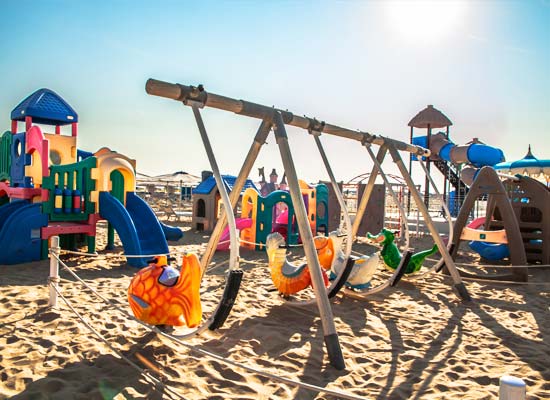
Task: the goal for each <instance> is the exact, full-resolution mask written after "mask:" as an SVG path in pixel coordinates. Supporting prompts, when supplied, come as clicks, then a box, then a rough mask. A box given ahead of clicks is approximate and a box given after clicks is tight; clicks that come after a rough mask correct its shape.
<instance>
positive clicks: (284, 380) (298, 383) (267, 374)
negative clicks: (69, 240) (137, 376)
mask: <svg viewBox="0 0 550 400" xmlns="http://www.w3.org/2000/svg"><path fill="white" fill-rule="evenodd" d="M50 254H51V255H52V256H54V257H55V258H56V259H57V260H58V261H59V262H60V264H61V265H63V269H64V270H66V271H68V272H69V273H70V274H71V275H72V276H74V277H75V279H77V281H78V282H80V283H81V284H82V285H83V286H84V287H86V288H87V289H88V290H90V291H91V292H92V293H93V294H94V295H96V296H97V297H99V298H100V299H101V300H103V301H105V302H106V303H108V304H109V305H111V306H113V307H114V308H115V309H116V310H117V311H120V312H121V313H122V314H124V315H125V316H126V317H128V318H129V319H131V320H133V321H135V322H137V323H139V324H140V325H142V326H143V327H145V328H147V329H148V330H150V331H151V332H155V333H157V334H159V335H161V336H164V337H166V338H168V339H170V340H172V341H173V342H175V343H177V344H179V345H181V346H184V347H185V348H187V349H188V350H190V351H191V352H194V353H198V354H200V355H202V356H206V357H209V358H213V359H215V360H217V361H220V362H222V363H225V364H228V365H231V366H233V367H237V368H240V369H243V370H245V371H248V372H252V373H255V374H258V375H261V376H264V377H266V378H269V379H272V380H275V381H278V382H282V383H286V384H289V385H292V386H298V387H301V388H303V389H307V390H311V391H315V392H318V393H326V394H328V395H332V396H336V397H339V398H343V399H350V400H360V399H364V397H362V396H356V395H353V394H348V393H346V392H342V391H339V390H332V389H326V388H322V387H320V386H316V385H312V384H309V383H305V382H301V381H294V380H292V379H290V378H285V377H282V376H279V375H275V374H272V373H270V372H266V371H262V370H259V369H257V368H254V367H250V366H248V365H245V364H241V363H238V362H236V361H233V360H230V359H227V358H225V357H223V356H221V355H219V354H216V353H213V352H210V351H208V350H204V349H201V348H198V347H196V346H193V345H191V344H189V343H186V342H184V341H182V340H180V339H179V338H177V337H176V336H174V335H171V334H169V333H166V332H163V331H161V330H160V329H158V328H156V327H154V326H151V325H149V324H146V323H144V322H143V321H140V320H139V319H137V318H135V317H134V316H133V315H131V314H129V313H128V312H127V311H126V310H124V309H122V308H121V307H119V306H118V305H117V304H115V303H114V302H113V301H112V300H109V299H106V298H105V297H104V296H102V295H101V294H100V293H99V292H97V291H96V290H95V289H94V288H92V287H91V286H90V285H88V284H87V283H86V282H85V281H84V280H82V279H81V278H80V277H79V276H78V275H77V274H76V273H75V272H74V271H72V269H71V268H70V267H68V266H67V265H66V264H65V263H64V262H63V261H62V260H60V259H59V257H58V256H57V254H55V253H54V252H51V251H50ZM50 285H52V283H50ZM52 286H53V285H52ZM55 289H56V292H57V293H58V295H59V296H60V297H61V298H62V299H63V301H64V302H65V303H66V304H67V306H68V307H69V308H70V309H71V311H73V312H74V313H75V314H76V315H77V317H78V318H79V319H81V320H82V322H83V323H84V324H85V325H86V327H88V329H90V330H91V331H92V332H93V333H94V334H96V336H98V337H99V338H100V339H101V340H102V341H104V342H105V344H106V345H107V346H108V347H109V348H111V349H112V350H113V351H114V352H115V354H117V355H118V356H119V357H121V358H122V359H123V360H125V361H126V360H127V361H128V362H129V363H132V364H133V365H132V364H130V365H132V367H134V368H136V367H137V368H138V369H139V370H140V371H141V370H142V369H141V368H140V367H139V366H138V365H135V364H134V363H133V362H132V361H131V360H129V359H127V358H126V357H125V356H124V355H123V354H120V353H119V352H118V351H117V350H116V349H114V348H112V346H110V345H109V344H108V343H107V341H106V339H104V338H103V337H102V336H101V334H100V333H99V332H97V331H95V329H94V328H93V327H92V326H90V325H89V324H88V323H87V322H86V321H85V320H84V319H83V318H82V316H81V315H80V314H79V313H78V311H76V310H75V309H74V307H72V306H70V305H69V304H68V300H67V299H66V298H65V297H64V296H63V295H62V294H61V293H60V291H59V290H58V288H55ZM151 378H152V379H153V380H156V378H154V377H151ZM157 381H158V380H157ZM159 382H160V381H159ZM160 384H161V385H163V386H164V387H166V386H165V385H164V384H163V383H162V382H160ZM176 394H177V393H176ZM178 396H179V395H178ZM180 398H182V397H180Z"/></svg>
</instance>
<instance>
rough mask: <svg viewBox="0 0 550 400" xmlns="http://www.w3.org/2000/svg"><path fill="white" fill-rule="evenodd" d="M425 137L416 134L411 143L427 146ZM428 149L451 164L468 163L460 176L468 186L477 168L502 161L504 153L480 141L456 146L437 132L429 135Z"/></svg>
mask: <svg viewBox="0 0 550 400" xmlns="http://www.w3.org/2000/svg"><path fill="white" fill-rule="evenodd" d="M427 140H428V139H427V137H426V136H418V137H414V138H413V140H412V143H413V144H416V145H420V146H422V147H426V146H427ZM430 151H431V152H432V154H434V155H436V156H439V157H440V158H441V159H443V160H445V161H447V162H452V163H453V164H470V165H472V167H466V168H464V169H463V170H462V173H461V176H460V178H461V179H462V181H463V182H464V183H466V184H467V185H468V186H469V185H471V184H472V182H473V181H474V179H475V175H476V173H477V171H478V169H479V168H481V167H485V166H490V167H492V166H493V165H496V164H498V163H499V162H502V161H504V153H503V151H502V150H501V149H499V148H496V147H492V146H488V145H486V144H481V143H471V144H468V145H464V146H457V145H456V144H454V143H453V142H451V141H450V140H449V139H447V137H446V136H445V135H444V134H443V133H441V132H439V133H437V134H435V135H431V137H430Z"/></svg>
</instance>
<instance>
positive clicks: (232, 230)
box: [189, 102, 239, 270]
mask: <svg viewBox="0 0 550 400" xmlns="http://www.w3.org/2000/svg"><path fill="white" fill-rule="evenodd" d="M189 103H191V102H189ZM189 105H191V108H192V109H193V114H194V115H195V120H196V121H197V126H198V128H199V132H200V134H201V138H202V142H203V144H204V149H205V150H206V154H207V155H208V161H209V162H210V167H212V172H213V174H214V179H215V180H216V185H217V186H218V190H219V192H220V196H221V199H222V202H223V206H224V209H225V215H226V217H227V222H228V224H229V238H230V241H231V243H230V245H229V249H230V252H229V269H230V270H233V269H236V268H237V267H238V265H239V243H238V239H237V235H236V232H237V224H236V222H235V215H233V208H232V206H231V202H230V201H229V195H228V194H227V189H226V187H225V184H224V183H223V179H222V176H221V174H220V169H219V168H218V163H217V161H216V157H215V156H214V152H213V150H212V145H211V144H210V139H208V134H207V133H206V128H205V127H204V122H203V120H202V117H201V112H200V110H199V104H189Z"/></svg>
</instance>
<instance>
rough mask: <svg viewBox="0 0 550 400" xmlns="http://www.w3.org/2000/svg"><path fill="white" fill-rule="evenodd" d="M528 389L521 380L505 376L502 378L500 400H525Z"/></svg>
mask: <svg viewBox="0 0 550 400" xmlns="http://www.w3.org/2000/svg"><path fill="white" fill-rule="evenodd" d="M526 395H527V388H526V386H525V382H524V381H523V379H521V378H516V377H515V376H507V375H504V376H502V377H500V387H499V392H498V398H499V400H525V396H526Z"/></svg>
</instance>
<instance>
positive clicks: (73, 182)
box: [42, 157, 97, 221]
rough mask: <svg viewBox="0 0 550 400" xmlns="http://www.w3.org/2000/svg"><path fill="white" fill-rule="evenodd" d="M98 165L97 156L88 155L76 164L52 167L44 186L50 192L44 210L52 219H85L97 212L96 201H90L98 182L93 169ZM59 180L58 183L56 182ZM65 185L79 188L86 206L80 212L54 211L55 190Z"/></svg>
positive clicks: (45, 178)
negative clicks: (93, 176) (57, 212)
mask: <svg viewBox="0 0 550 400" xmlns="http://www.w3.org/2000/svg"><path fill="white" fill-rule="evenodd" d="M96 166H97V158H95V157H88V158H86V159H85V160H82V161H80V162H77V163H74V164H67V165H54V166H51V167H50V176H48V177H44V179H43V183H42V187H43V188H44V189H48V190H49V192H50V195H49V199H48V201H46V202H45V203H44V207H43V210H44V212H45V213H46V214H49V219H50V221H85V220H87V219H88V216H89V215H90V214H94V213H95V203H92V202H91V201H90V193H91V192H92V191H94V190H95V188H96V184H95V181H94V180H93V179H92V176H91V175H92V169H93V168H95V167H96ZM56 181H57V184H56ZM56 187H57V188H59V189H61V190H63V189H64V188H65V187H67V188H70V189H72V190H74V189H78V190H79V191H80V193H81V194H82V195H83V198H84V204H83V206H84V208H83V209H82V211H81V212H80V213H78V214H75V213H64V212H62V213H59V214H56V213H54V202H55V199H54V190H55V189H56Z"/></svg>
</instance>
